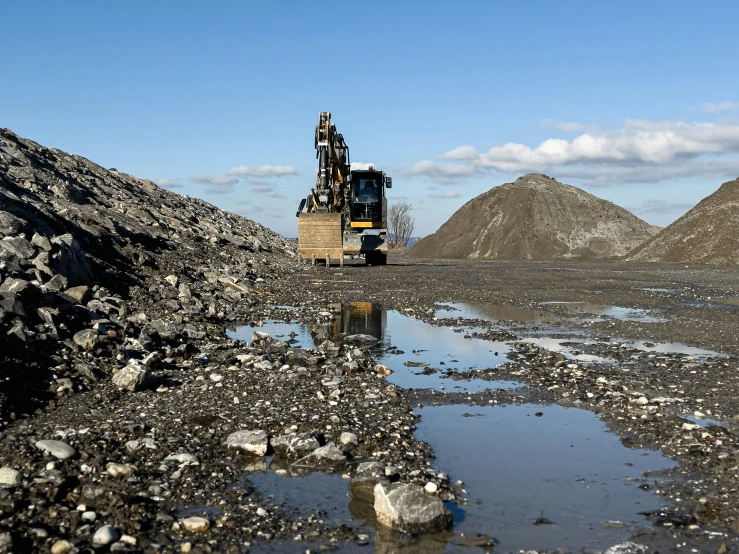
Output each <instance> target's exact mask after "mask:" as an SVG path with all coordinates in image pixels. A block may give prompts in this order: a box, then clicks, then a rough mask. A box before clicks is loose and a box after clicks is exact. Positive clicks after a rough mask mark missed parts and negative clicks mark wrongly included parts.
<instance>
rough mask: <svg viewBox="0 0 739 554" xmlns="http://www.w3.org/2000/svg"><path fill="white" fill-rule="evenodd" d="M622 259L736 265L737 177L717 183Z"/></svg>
mask: <svg viewBox="0 0 739 554" xmlns="http://www.w3.org/2000/svg"><path fill="white" fill-rule="evenodd" d="M626 259H627V260H630V261H638V262H688V263H704V264H739V178H737V179H734V180H733V181H728V182H726V183H724V184H723V185H721V187H720V188H719V189H718V190H717V191H716V192H714V193H713V194H711V195H710V196H707V197H706V198H704V199H703V200H701V201H700V202H699V203H698V204H697V205H696V206H695V207H694V208H693V209H691V210H690V211H689V212H688V213H686V214H685V215H684V216H682V217H681V218H680V219H678V220H677V221H675V222H674V223H672V224H671V225H669V226H667V227H665V228H664V229H663V230H662V231H661V232H660V233H659V234H657V235H656V236H654V237H652V238H651V239H650V240H648V241H647V242H645V243H644V244H642V245H641V246H639V247H637V248H636V249H635V250H634V251H633V252H630V253H629V255H628V256H627V258H626Z"/></svg>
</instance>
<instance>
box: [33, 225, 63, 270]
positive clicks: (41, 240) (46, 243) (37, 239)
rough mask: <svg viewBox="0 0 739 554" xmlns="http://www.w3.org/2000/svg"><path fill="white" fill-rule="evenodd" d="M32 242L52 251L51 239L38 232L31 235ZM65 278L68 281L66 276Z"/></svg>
mask: <svg viewBox="0 0 739 554" xmlns="http://www.w3.org/2000/svg"><path fill="white" fill-rule="evenodd" d="M31 244H33V245H36V246H38V247H39V248H40V249H41V250H43V251H44V252H51V249H52V248H53V246H52V245H51V241H50V240H49V239H48V238H46V237H45V236H43V235H39V234H38V233H34V234H33V236H32V237H31ZM64 280H65V282H66V278H65V279H64Z"/></svg>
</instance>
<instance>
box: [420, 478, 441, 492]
mask: <svg viewBox="0 0 739 554" xmlns="http://www.w3.org/2000/svg"><path fill="white" fill-rule="evenodd" d="M423 488H424V490H425V491H426V492H427V493H429V494H435V493H436V491H438V490H439V487H437V486H436V483H432V482H431V481H429V482H428V483H426V484H425V485H424V486H423Z"/></svg>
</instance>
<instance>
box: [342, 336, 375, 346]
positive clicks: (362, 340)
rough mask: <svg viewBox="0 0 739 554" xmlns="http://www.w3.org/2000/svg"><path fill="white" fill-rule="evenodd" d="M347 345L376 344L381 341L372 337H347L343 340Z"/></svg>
mask: <svg viewBox="0 0 739 554" xmlns="http://www.w3.org/2000/svg"><path fill="white" fill-rule="evenodd" d="M343 341H344V343H345V344H375V343H376V342H380V339H378V338H375V337H373V336H372V335H362V334H357V335H347V336H345V337H344V339H343Z"/></svg>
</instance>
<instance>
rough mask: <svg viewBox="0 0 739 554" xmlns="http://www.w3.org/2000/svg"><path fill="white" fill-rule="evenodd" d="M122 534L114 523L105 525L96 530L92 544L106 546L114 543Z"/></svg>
mask: <svg viewBox="0 0 739 554" xmlns="http://www.w3.org/2000/svg"><path fill="white" fill-rule="evenodd" d="M120 536H121V534H120V533H119V532H118V530H117V529H116V528H115V527H113V526H112V525H103V526H102V527H101V528H100V529H98V530H97V531H95V534H94V535H93V536H92V544H94V545H97V546H105V545H106V544H111V543H114V542H115V541H117V540H118V537H120Z"/></svg>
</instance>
